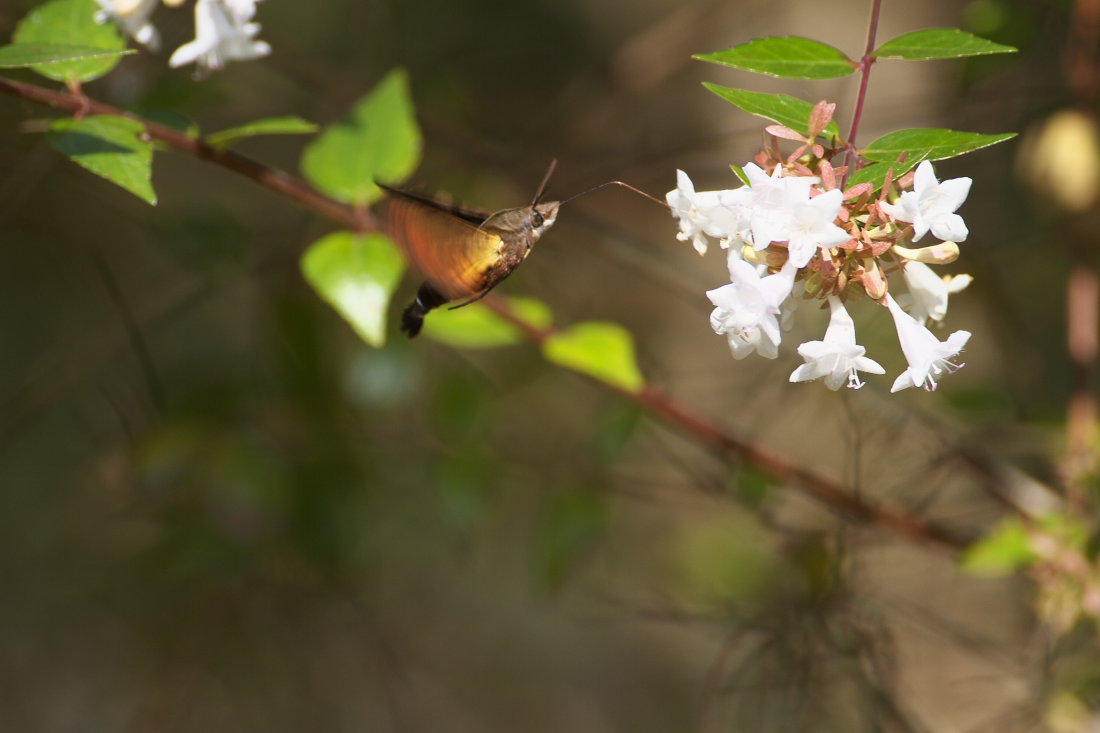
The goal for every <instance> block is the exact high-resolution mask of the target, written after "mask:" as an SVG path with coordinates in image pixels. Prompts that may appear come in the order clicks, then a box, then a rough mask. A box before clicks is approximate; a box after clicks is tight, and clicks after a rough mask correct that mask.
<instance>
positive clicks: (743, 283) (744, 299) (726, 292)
mask: <svg viewBox="0 0 1100 733" xmlns="http://www.w3.org/2000/svg"><path fill="white" fill-rule="evenodd" d="M729 268H730V276H731V278H732V282H731V283H730V284H729V285H723V286H722V287H720V288H717V289H715V290H709V291H707V297H708V298H710V302H711V303H713V304H714V306H715V308H714V310H713V311H712V312H711V314H710V325H711V328H713V329H714V332H715V333H717V334H725V335H726V337H727V339H728V341H729V345H730V351H731V352H732V353H733V358H734V359H744V358H745V357H746V356H748V355H749V354H751V353H752V352H754V351H755V352H757V353H759V354H760V355H761V356H763V357H766V358H768V359H774V358H776V357H777V356H778V355H779V342H780V339H781V336H780V332H779V313H780V309H779V304H780V303H782V302H783V300H784V299H785V298H786V297H787V296H788V295H789V294H790V292H791V288H792V287H793V285H794V276H795V272H796V270H797V268H795V267H794V266H792V265H790V263H789V262H788V264H787V265H785V266H784V268H783V269H782V270H781V271H779V272H777V273H775V274H774V275H768V276H766V277H760V275H759V274H758V273H757V271H756V268H755V267H753V266H752V265H750V264H749V263H748V262H745V261H744V260H740V259H736V258H733V257H731V258H730V260H729Z"/></svg>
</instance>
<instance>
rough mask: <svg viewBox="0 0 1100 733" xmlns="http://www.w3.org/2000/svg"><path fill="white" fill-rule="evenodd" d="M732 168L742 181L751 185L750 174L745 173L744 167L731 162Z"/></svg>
mask: <svg viewBox="0 0 1100 733" xmlns="http://www.w3.org/2000/svg"><path fill="white" fill-rule="evenodd" d="M730 170H731V171H733V175H735V176H737V178H738V179H740V181H741V183H743V184H745V185H746V186H749V185H751V184H750V183H749V176H748V174H746V173H745V169H744V168H742V167H741V166H739V165H737V164H736V163H730Z"/></svg>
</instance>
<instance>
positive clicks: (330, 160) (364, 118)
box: [302, 69, 421, 205]
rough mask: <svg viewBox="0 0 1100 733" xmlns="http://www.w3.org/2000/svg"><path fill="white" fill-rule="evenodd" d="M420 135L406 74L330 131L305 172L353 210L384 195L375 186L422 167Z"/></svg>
mask: <svg viewBox="0 0 1100 733" xmlns="http://www.w3.org/2000/svg"><path fill="white" fill-rule="evenodd" d="M420 147H421V141H420V129H419V128H418V127H417V125H416V119H415V118H414V116H413V105H412V100H411V98H410V96H409V82H408V79H407V78H406V76H405V72H404V71H403V70H401V69H396V70H394V71H391V72H390V73H389V74H388V75H386V78H384V79H383V80H382V81H381V82H379V83H378V86H376V87H375V88H374V90H373V91H371V93H370V94H368V95H367V96H366V97H364V98H363V99H362V100H360V101H359V102H358V103H357V104H356V105H355V107H354V108H353V109H352V111H351V114H350V115H349V116H348V118H347V119H345V120H344V121H342V122H339V123H336V124H333V125H330V126H329V127H327V128H325V130H324V132H322V133H321V135H320V136H319V137H317V139H316V140H314V141H312V142H311V143H310V144H309V146H308V147H307V148H306V150H305V153H304V154H303V156H302V171H303V172H304V173H305V175H306V177H307V178H308V179H309V180H310V182H312V183H313V185H315V186H316V187H317V188H319V189H320V190H321V191H324V192H325V193H327V194H329V195H330V196H332V197H334V198H337V199H339V200H341V201H344V202H346V203H350V204H356V205H358V204H369V203H371V202H372V201H375V200H377V199H378V198H380V197H381V195H382V189H380V188H378V186H376V185H375V183H374V182H375V181H376V180H378V181H382V182H383V183H387V182H399V181H401V180H402V179H404V178H406V177H408V175H409V174H410V173H412V172H413V171H414V170H415V169H416V165H417V163H418V162H419V161H420Z"/></svg>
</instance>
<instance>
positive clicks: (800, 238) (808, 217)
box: [787, 179, 851, 267]
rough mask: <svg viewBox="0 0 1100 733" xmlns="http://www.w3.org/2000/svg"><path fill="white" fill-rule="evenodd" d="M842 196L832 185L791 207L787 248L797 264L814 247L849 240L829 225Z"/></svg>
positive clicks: (807, 258)
mask: <svg viewBox="0 0 1100 733" xmlns="http://www.w3.org/2000/svg"><path fill="white" fill-rule="evenodd" d="M788 180H790V179H788ZM843 198H844V194H842V193H841V192H840V189H836V188H834V189H833V190H832V191H826V192H825V193H823V194H821V195H820V196H814V197H813V198H812V199H810V200H809V201H804V202H801V203H799V204H796V205H795V206H794V208H793V209H792V210H791V221H790V225H789V231H788V244H787V251H788V256H789V257H790V258H791V260H792V261H793V262H794V264H795V265H796V266H797V267H805V266H806V264H807V263H808V262H809V261H810V260H811V259H812V258H813V256H814V255H815V254H817V249H818V247H835V246H837V245H840V244H843V243H844V242H847V241H848V240H849V239H851V236H850V235H849V234H848V232H846V231H844V230H843V229H841V228H840V227H838V226H837V225H836V224H833V221H834V220H835V219H836V215H837V214H838V213H840V205H841V204H842V203H843Z"/></svg>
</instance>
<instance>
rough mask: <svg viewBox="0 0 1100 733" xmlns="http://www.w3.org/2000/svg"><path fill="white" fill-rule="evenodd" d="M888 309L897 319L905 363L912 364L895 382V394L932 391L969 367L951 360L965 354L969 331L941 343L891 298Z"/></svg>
mask: <svg viewBox="0 0 1100 733" xmlns="http://www.w3.org/2000/svg"><path fill="white" fill-rule="evenodd" d="M886 307H887V308H889V309H890V315H891V316H893V318H894V327H895V328H897V331H898V341H899V342H900V343H901V351H902V353H903V354H905V360H906V361H907V362H909V368H908V369H906V370H905V371H904V372H902V373H901V374H900V375H898V378H897V379H895V380H894V386H893V387H891V388H890V391H891V392H898V391H900V390H903V389H907V388H909V387H923V388H924V389H925V390H927V391H929V392H931V391H933V390H935V389H936V387H937V383H936V380H937V379H939V378H941V377H942V376H943V375H945V374H952V373H954V372H956V371H958V370H959V369H962V368H963V367H964V366H965V364H955V363H952V362H950V361H948V359H950V358H952V357H953V356H955V355H956V354H958V353H959V352H960V351H962V349H963V347H964V346H965V345H966V342H967V341H969V340H970V332H969V331H955V332H954V333H953V334H951V335H950V336H948V337H947V340H946V341H943V342H941V341H940V340H939V339H937V338H936V337H935V335H933V333H932V332H931V331H929V330H928V329H927V328H925V327H924V326H922V325H921V324H919V323H917V321H916V320H915V319H914V318H913V317H912V316H910V315H909V314H908V313H906V312H905V311H903V310H902V309H901V306H899V305H898V304H897V302H896V301H895V300H894V299H893V298H892V297H891V296H890V295H887V296H886Z"/></svg>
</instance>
